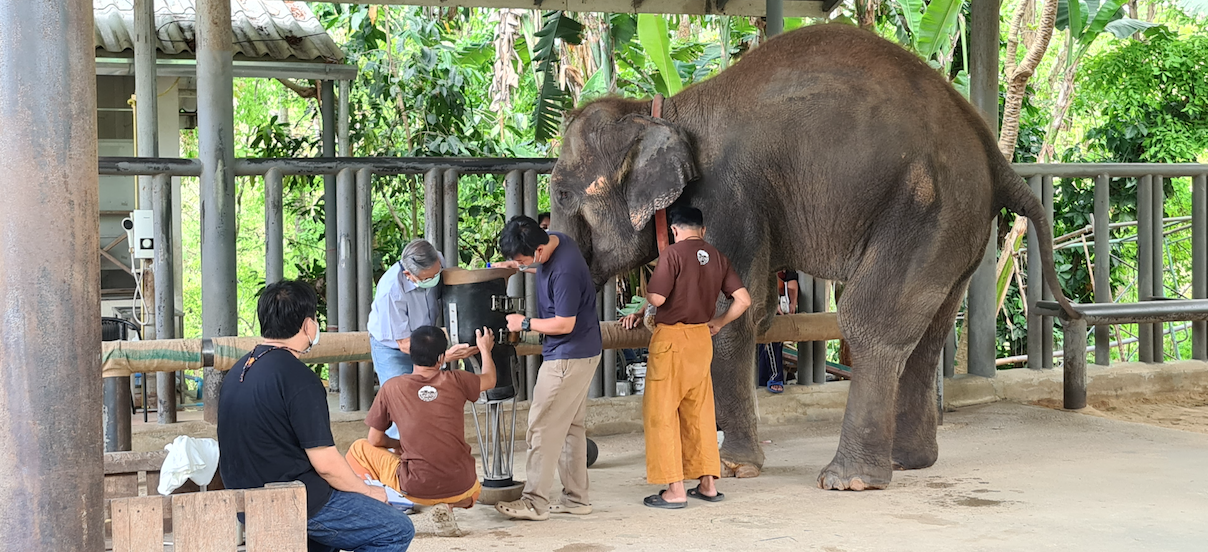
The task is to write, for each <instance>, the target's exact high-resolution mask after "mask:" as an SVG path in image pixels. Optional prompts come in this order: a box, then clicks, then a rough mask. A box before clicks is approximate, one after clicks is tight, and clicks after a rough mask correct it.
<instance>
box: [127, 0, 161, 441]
mask: <svg viewBox="0 0 1208 552" xmlns="http://www.w3.org/2000/svg"><path fill="white" fill-rule="evenodd" d="M157 44H158V40H157V38H156V31H155V3H154V0H134V97H135V100H136V101H135V104H134V113H135V116H134V119H135V123H136V126H135V129H134V132H135V138H134V142H135V147H136V155H138V156H139V157H158V156H159V108H158V88H159V86H158V85H159V83H158V82H157V81H156V68H155V48H156V45H157ZM153 195H154V194H153V192H152V176H151V175H143V176H139V177H138V206H139V207H138V208H139V209H155V206H154V205H153V202H154V198H153V197H152V196H153ZM155 220H156V221H158V220H159V219H158V218H157V219H155ZM166 245H167V243H161V242H158V241H157V242H155V249H156V250H157V251H158V250H159V249H161V248H163V247H165V246H166ZM137 262H138V265H139V267H141V268H143V269H144V270H145V269H147V268H150V267H149V266H148V265H152V264H153V263H148V262H146V261H144V260H140V261H137ZM155 268H158V267H155ZM170 278H172V273H171V272H166V273H164V276H159V272H157V271H155V270H151V271H150V272H144V273H143V279H142V285H143V293H145V294H146V295H158V284H159V281H160V280H163V279H170ZM151 290H155V291H151ZM148 291H151V293H146V292H148ZM157 307H158V305H157ZM158 314H159V309H158V308H156V309H155V310H154V311H153V312H151V313H147V312H144V313H143V315H142V319H143V321H144V322H145V324H144V326H143V329H142V330H143V331H142V336H143V338H152V337H154V338H157V339H164V338H163V337H161V336H160V335H159V333H158V332H157V331H156V329H157V328H158V327H159V324H158V323H157V320H158V318H157V315H158ZM118 379H119V380H120V381H122V382H123V383H124V385H123V387H122V393H120V394H121V395H123V396H122V400H121V401H120V402H121V403H122V404H123V407H124V405H125V404H129V399H128V398H127V395H128V392H129V391H128V390H129V389H130V385H129V383H130V378H118ZM161 380H163V384H161V383H160V381H161ZM172 381H173V380H172V375H171V374H158V373H145V374H143V388H144V389H148V388H150V387H154V388H155V390H156V393H157V394H158V393H160V392H162V390H163V388H166V389H167V390H169V391H172V390H173V389H174V386H172V385H171V382H172ZM153 382H154V383H153ZM146 395H147V396H150V394H149V393H148V394H146ZM173 396H175V394H173ZM146 407H147V405H143V408H144V409H145V408H146ZM173 407H175V404H173ZM157 409H158V405H157ZM173 414H175V413H173ZM157 418H163V415H162V414H160V415H158V416H157ZM173 418H175V416H173ZM123 423H124V424H128V423H129V422H123ZM161 423H162V422H161ZM128 443H129V441H124V443H123V444H126V446H124V447H123V448H122V449H121V450H129V445H128Z"/></svg>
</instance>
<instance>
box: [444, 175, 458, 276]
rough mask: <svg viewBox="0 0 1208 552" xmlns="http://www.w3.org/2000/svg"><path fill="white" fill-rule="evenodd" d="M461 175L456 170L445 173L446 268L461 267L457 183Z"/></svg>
mask: <svg viewBox="0 0 1208 552" xmlns="http://www.w3.org/2000/svg"><path fill="white" fill-rule="evenodd" d="M459 176H460V175H458V174H457V170H456V169H448V170H446V171H445V178H444V187H443V190H444V210H445V213H444V217H442V219H443V222H444V223H445V227H444V229H443V236H442V238H443V241H444V251H443V252H444V254H445V266H447V267H454V266H460V265H461V259H460V258H459V257H460V256H459V255H458V251H459V249H460V247H459V245H460V244H459V243H458V236H459V235H458V222H460V220H459V219H460V217H459V213H458V206H457V181H458V178H459Z"/></svg>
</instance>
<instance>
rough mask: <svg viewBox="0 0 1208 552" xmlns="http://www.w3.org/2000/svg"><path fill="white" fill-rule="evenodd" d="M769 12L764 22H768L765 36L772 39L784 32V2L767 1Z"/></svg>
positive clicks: (778, 0)
mask: <svg viewBox="0 0 1208 552" xmlns="http://www.w3.org/2000/svg"><path fill="white" fill-rule="evenodd" d="M766 5H767V11H766V12H765V16H766V17H764V21H766V22H767V26H766V31H765V34H766V35H767V37H768V38H772V37H774V36H776V35H778V34H780V33H782V32H784V2H783V0H767V4H766Z"/></svg>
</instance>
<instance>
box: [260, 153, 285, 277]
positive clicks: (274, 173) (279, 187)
mask: <svg viewBox="0 0 1208 552" xmlns="http://www.w3.org/2000/svg"><path fill="white" fill-rule="evenodd" d="M283 189H284V177H283V176H282V175H281V169H277V168H272V169H269V170H268V172H267V173H265V174H264V283H265V284H271V283H273V282H279V281H281V280H283V279H285V233H284V229H283V227H282V212H283V209H284V207H283V206H284V200H283V198H282V195H283V193H284V192H283Z"/></svg>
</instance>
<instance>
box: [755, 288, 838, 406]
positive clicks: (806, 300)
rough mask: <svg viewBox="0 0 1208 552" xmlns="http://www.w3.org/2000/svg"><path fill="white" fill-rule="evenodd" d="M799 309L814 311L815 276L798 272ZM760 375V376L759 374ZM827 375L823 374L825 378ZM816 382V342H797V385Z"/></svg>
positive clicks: (799, 310) (800, 310) (801, 310)
mask: <svg viewBox="0 0 1208 552" xmlns="http://www.w3.org/2000/svg"><path fill="white" fill-rule="evenodd" d="M797 311H798V312H802V313H806V312H814V277H813V276H810V275H809V274H806V273H804V272H798V273H797ZM757 377H758V376H757ZM825 378H826V376H825V375H823V379H824V380H825ZM813 384H814V342H813V341H799V342H797V385H813Z"/></svg>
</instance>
